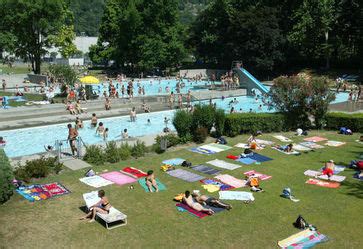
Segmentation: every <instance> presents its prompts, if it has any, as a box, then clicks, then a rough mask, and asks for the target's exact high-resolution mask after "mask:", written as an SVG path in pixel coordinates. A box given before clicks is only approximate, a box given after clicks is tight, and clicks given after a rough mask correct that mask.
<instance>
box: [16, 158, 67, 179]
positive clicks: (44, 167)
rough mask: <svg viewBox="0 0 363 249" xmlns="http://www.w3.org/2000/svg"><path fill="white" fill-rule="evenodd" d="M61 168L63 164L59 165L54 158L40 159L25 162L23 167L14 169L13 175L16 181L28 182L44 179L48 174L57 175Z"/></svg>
mask: <svg viewBox="0 0 363 249" xmlns="http://www.w3.org/2000/svg"><path fill="white" fill-rule="evenodd" d="M63 166H64V165H63V163H59V162H58V160H57V158H56V157H48V158H45V157H41V158H39V159H34V160H30V161H26V162H25V165H24V166H19V167H17V168H16V170H15V171H14V174H15V176H16V178H17V179H19V180H23V181H25V182H29V181H30V180H31V179H32V178H42V177H46V176H48V175H49V174H50V173H55V174H58V173H59V172H60V171H61V170H62V168H63Z"/></svg>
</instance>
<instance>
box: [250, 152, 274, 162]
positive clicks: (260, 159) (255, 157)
mask: <svg viewBox="0 0 363 249" xmlns="http://www.w3.org/2000/svg"><path fill="white" fill-rule="evenodd" d="M248 157H249V158H251V159H253V160H256V161H257V162H260V163H263V162H267V161H271V160H272V158H269V157H267V156H263V155H261V154H258V153H253V155H252V156H248Z"/></svg>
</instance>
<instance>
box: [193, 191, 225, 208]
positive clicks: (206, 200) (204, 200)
mask: <svg viewBox="0 0 363 249" xmlns="http://www.w3.org/2000/svg"><path fill="white" fill-rule="evenodd" d="M192 197H193V198H194V199H195V200H196V201H197V202H198V203H200V204H202V205H208V206H211V207H217V208H225V209H227V210H231V209H232V206H231V205H229V204H226V203H223V202H221V201H220V200H219V199H216V198H214V197H210V196H207V195H201V194H200V193H199V192H198V193H196V192H194V193H193V194H192Z"/></svg>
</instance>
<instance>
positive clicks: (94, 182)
mask: <svg viewBox="0 0 363 249" xmlns="http://www.w3.org/2000/svg"><path fill="white" fill-rule="evenodd" d="M79 180H80V181H81V182H83V183H85V184H87V185H89V186H91V187H94V188H100V187H104V186H107V185H110V184H113V182H111V181H108V180H106V179H105V178H102V177H100V176H98V175H96V176H90V177H83V178H81V179H79Z"/></svg>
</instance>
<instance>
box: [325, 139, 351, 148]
mask: <svg viewBox="0 0 363 249" xmlns="http://www.w3.org/2000/svg"><path fill="white" fill-rule="evenodd" d="M344 144H346V143H345V142H339V141H334V140H329V141H327V142H326V143H325V145H327V146H330V147H339V146H342V145H344Z"/></svg>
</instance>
